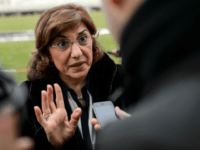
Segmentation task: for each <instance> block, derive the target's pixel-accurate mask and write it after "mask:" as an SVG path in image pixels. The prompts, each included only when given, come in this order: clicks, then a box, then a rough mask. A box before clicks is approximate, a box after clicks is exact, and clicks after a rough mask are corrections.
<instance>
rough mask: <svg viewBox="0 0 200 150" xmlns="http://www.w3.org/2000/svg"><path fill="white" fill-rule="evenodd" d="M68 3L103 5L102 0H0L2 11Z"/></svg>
mask: <svg viewBox="0 0 200 150" xmlns="http://www.w3.org/2000/svg"><path fill="white" fill-rule="evenodd" d="M67 3H75V4H80V5H82V6H84V7H86V8H90V7H101V1H100V0H0V12H19V11H30V10H33V11H34V10H45V9H49V8H52V7H55V6H58V5H62V4H67Z"/></svg>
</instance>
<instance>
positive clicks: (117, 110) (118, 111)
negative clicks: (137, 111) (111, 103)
mask: <svg viewBox="0 0 200 150" xmlns="http://www.w3.org/2000/svg"><path fill="white" fill-rule="evenodd" d="M115 112H116V114H117V116H119V117H120V118H121V119H125V118H128V117H130V116H131V115H130V114H128V113H126V112H125V111H123V110H121V109H120V108H119V107H118V106H117V107H115Z"/></svg>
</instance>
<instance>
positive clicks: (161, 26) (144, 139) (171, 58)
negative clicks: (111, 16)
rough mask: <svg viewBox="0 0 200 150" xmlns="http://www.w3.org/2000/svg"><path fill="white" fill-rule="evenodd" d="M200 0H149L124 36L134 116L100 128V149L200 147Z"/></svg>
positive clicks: (127, 96) (126, 95) (126, 83)
mask: <svg viewBox="0 0 200 150" xmlns="http://www.w3.org/2000/svg"><path fill="white" fill-rule="evenodd" d="M199 8H200V1H199V0H149V1H145V3H144V4H143V5H142V6H141V7H140V8H139V9H138V11H137V12H136V13H135V14H134V16H133V17H132V18H131V20H130V22H129V23H128V24H127V26H126V28H125V30H124V32H123V35H122V38H121V39H122V41H121V51H122V60H123V62H122V64H123V66H124V69H125V71H126V77H125V78H124V89H125V92H124V99H125V100H126V101H128V104H129V105H134V106H132V108H131V109H130V113H131V114H132V117H131V118H129V119H127V120H124V121H121V122H119V123H118V124H112V125H109V126H108V127H107V128H106V129H104V130H103V131H101V132H99V134H98V136H97V144H96V150H121V149H124V150H133V149H134V150H142V149H152V150H154V149H159V150H161V149H178V150H179V149H181V150H183V149H188V150H191V149H200V142H199V139H200V44H199V43H200V38H199V37H200V21H199V18H200V9H199Z"/></svg>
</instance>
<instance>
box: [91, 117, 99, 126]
mask: <svg viewBox="0 0 200 150" xmlns="http://www.w3.org/2000/svg"><path fill="white" fill-rule="evenodd" d="M91 124H92V125H96V124H99V122H98V120H97V119H96V118H92V119H91Z"/></svg>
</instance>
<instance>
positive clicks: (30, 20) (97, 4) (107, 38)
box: [0, 0, 121, 84]
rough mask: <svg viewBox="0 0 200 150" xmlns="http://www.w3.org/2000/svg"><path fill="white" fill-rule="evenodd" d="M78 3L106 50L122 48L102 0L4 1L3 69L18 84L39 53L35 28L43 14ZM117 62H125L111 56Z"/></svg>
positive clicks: (0, 24) (0, 30)
mask: <svg viewBox="0 0 200 150" xmlns="http://www.w3.org/2000/svg"><path fill="white" fill-rule="evenodd" d="M67 3H74V4H78V5H82V6H83V7H85V9H86V10H87V11H88V12H89V14H90V16H91V17H92V19H93V21H94V23H95V25H96V27H97V29H98V31H99V37H98V42H99V43H100V44H101V45H102V46H103V48H104V50H105V51H111V50H113V49H116V48H118V45H117V44H116V43H115V42H114V40H113V38H112V36H111V35H110V33H109V30H108V29H107V26H106V22H105V19H104V15H103V13H102V9H101V1H100V0H0V66H1V69H2V70H3V71H4V72H6V73H8V74H10V75H11V76H13V77H14V78H15V80H16V82H17V83H18V84H20V83H21V82H23V81H24V80H26V79H27V78H26V69H27V65H28V62H29V60H30V59H31V58H32V55H31V53H32V52H34V51H35V37H34V29H35V26H36V23H37V21H38V19H39V17H40V14H41V13H42V12H43V11H45V10H47V9H49V8H52V7H55V6H59V5H64V4H67ZM110 57H111V58H112V59H113V60H114V61H115V62H116V63H120V62H121V59H120V58H117V57H113V56H110Z"/></svg>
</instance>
